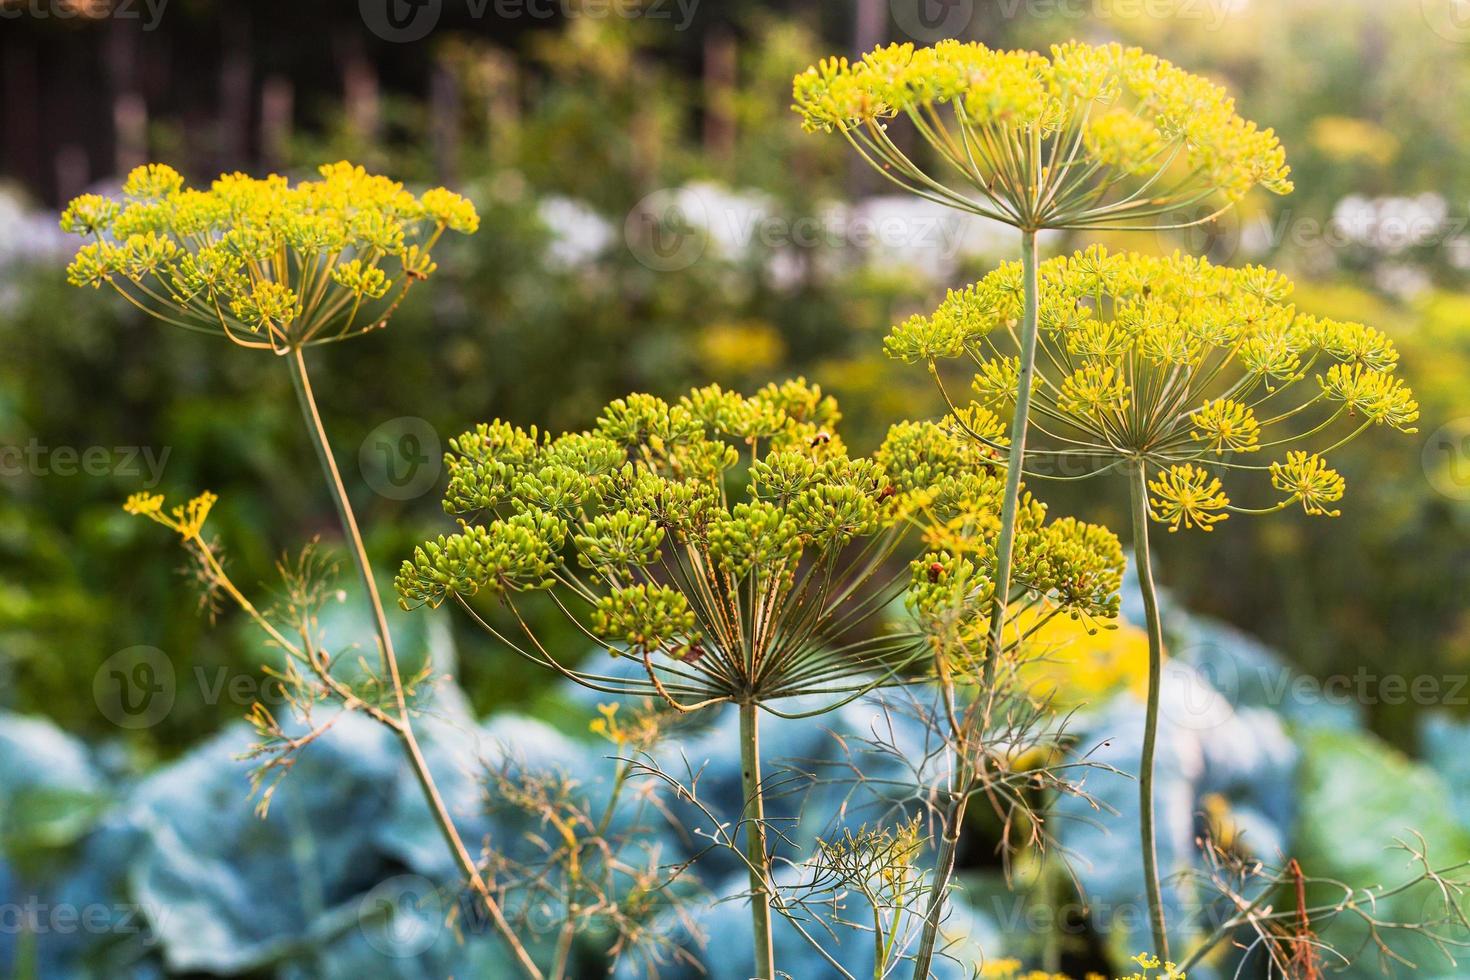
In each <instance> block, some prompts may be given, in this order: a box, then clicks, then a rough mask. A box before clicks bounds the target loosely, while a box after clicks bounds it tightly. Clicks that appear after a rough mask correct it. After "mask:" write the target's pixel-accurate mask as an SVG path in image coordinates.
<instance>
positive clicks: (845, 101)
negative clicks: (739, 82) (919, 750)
mask: <svg viewBox="0 0 1470 980" xmlns="http://www.w3.org/2000/svg"><path fill="white" fill-rule="evenodd" d="M793 95H794V101H795V104H794V106H793V108H794V109H795V110H796V111H797V112H798V113H799V114H800V115H801V117H802V120H803V124H804V126H805V127H806V128H807V129H809V130H814V131H823V132H833V131H835V132H838V133H840V134H841V135H842V136H843V138H845V139H846V140H847V141H848V143H849V144H850V145H851V146H852V147H853V149H854V150H855V151H856V152H857V153H858V154H859V156H860V157H861V158H862V159H864V160H865V161H867V162H868V163H869V164H871V165H872V166H873V167H874V168H875V169H877V170H878V172H879V173H881V174H883V176H884V177H885V178H887V179H888V180H890V181H891V182H893V183H894V184H896V185H898V186H899V187H902V188H904V189H905V190H907V191H909V192H911V193H914V194H917V195H918V196H919V197H921V198H924V199H925V200H929V201H933V202H936V203H939V204H942V205H945V206H948V207H953V208H956V209H958V210H960V211H964V212H968V213H970V214H975V215H979V216H981V217H985V218H990V219H992V220H995V221H1000V222H1004V223H1005V224H1008V225H1011V226H1013V227H1015V228H1016V229H1018V230H1019V231H1020V237H1021V269H1022V276H1021V281H1022V294H1023V302H1022V304H1021V307H1020V309H1018V310H1017V311H1016V317H1015V322H1014V325H1013V328H1012V329H1014V330H1015V332H1016V333H1017V335H1018V337H1019V343H1018V345H1017V351H1016V355H1015V357H1014V359H1013V360H1012V361H1011V362H1009V363H1008V364H1007V365H1005V369H1006V370H1007V371H1009V372H1013V373H1014V374H1015V375H1016V376H1018V377H1019V378H1020V379H1021V380H1022V382H1023V383H1022V384H1020V385H1019V387H1018V389H1017V399H1016V405H1015V406H1014V407H1015V412H1014V415H1013V418H1012V424H1011V428H1010V441H1009V449H1008V451H1007V455H1008V458H1009V460H1010V461H1011V463H1012V464H1014V463H1015V462H1016V461H1018V460H1020V459H1021V458H1022V456H1023V454H1024V452H1025V448H1026V436H1027V426H1028V424H1029V419H1030V417H1031V413H1030V411H1029V407H1030V396H1031V390H1032V389H1031V384H1030V379H1031V377H1032V372H1033V370H1034V359H1035V354H1036V334H1037V307H1038V297H1037V285H1036V266H1037V255H1036V235H1037V232H1038V231H1040V230H1042V229H1077V230H1081V229H1093V230H1103V229H1163V228H1177V227H1184V226H1187V225H1191V224H1198V223H1200V222H1203V221H1208V220H1210V219H1212V218H1214V217H1215V216H1217V215H1218V214H1220V213H1222V212H1223V211H1225V210H1226V209H1228V208H1229V207H1230V206H1232V205H1233V204H1234V203H1235V202H1236V201H1238V200H1240V199H1241V198H1242V197H1243V196H1244V195H1245V194H1247V193H1248V192H1249V191H1250V190H1251V189H1252V188H1254V187H1257V186H1259V187H1263V188H1265V189H1266V190H1269V191H1271V192H1273V193H1277V194H1284V193H1288V192H1289V191H1290V190H1291V181H1290V179H1289V172H1290V171H1289V168H1288V167H1287V165H1286V162H1285V155H1284V153H1283V151H1282V148H1281V145H1280V143H1279V141H1278V140H1277V138H1276V136H1275V134H1274V133H1273V132H1272V131H1271V130H1270V129H1260V128H1258V127H1257V126H1256V124H1255V123H1253V122H1250V121H1248V120H1246V119H1243V118H1241V116H1239V115H1238V114H1237V113H1236V111H1235V104H1234V100H1233V99H1232V98H1230V96H1229V95H1228V94H1227V93H1226V92H1225V90H1224V89H1222V88H1220V87H1219V86H1217V85H1215V84H1214V83H1212V82H1210V81H1208V80H1207V79H1204V78H1201V77H1199V76H1197V75H1193V74H1190V73H1189V72H1187V71H1184V70H1182V69H1180V68H1178V67H1176V66H1174V65H1172V64H1170V63H1169V62H1168V61H1165V60H1164V59H1162V58H1158V57H1156V56H1154V55H1151V54H1148V53H1146V52H1144V51H1141V50H1140V49H1138V48H1131V47H1123V46H1122V45H1119V44H1105V45H1096V46H1095V45H1090V44H1085V43H1081V42H1077V41H1072V42H1068V43H1066V44H1061V45H1054V46H1053V47H1052V48H1051V50H1050V53H1049V55H1043V54H1039V53H1036V52H1033V51H1000V50H993V49H991V48H988V47H986V46H985V45H983V44H979V43H975V42H961V41H957V40H947V41H941V42H940V43H938V44H935V45H933V46H932V47H920V48H916V47H915V46H914V45H912V44H893V45H889V46H887V47H880V48H877V49H876V50H874V51H872V52H870V53H868V54H865V55H863V57H862V58H860V59H858V60H856V61H851V62H850V61H849V60H848V59H847V58H842V57H838V58H827V59H824V60H822V61H821V62H819V63H818V64H816V65H814V66H812V67H811V68H808V69H807V70H806V71H805V72H803V73H802V74H800V75H798V76H796V79H795V81H794V84H793ZM899 119H903V120H906V121H907V122H908V123H909V124H910V125H911V126H912V127H913V129H914V131H915V132H916V133H917V134H918V136H919V137H920V139H921V140H922V141H923V143H924V145H925V147H926V149H927V151H928V154H927V158H921V157H920V156H919V155H917V154H910V153H907V152H905V151H904V149H903V148H902V147H901V146H900V145H899V144H898V143H897V142H896V141H895V140H894V139H893V134H892V131H891V129H892V125H893V123H894V122H895V121H896V120H899ZM1195 209H1203V211H1204V212H1205V213H1204V214H1203V216H1202V217H1198V218H1194V219H1180V218H1179V217H1177V216H1178V215H1180V214H1181V213H1185V212H1189V211H1191V210H1195ZM1019 496H1020V467H1019V466H1017V465H1010V466H1009V470H1008V484H1007V492H1006V496H1005V499H1004V502H1003V509H1002V512H1001V527H1000V534H999V538H998V545H997V547H998V552H999V561H998V563H997V567H998V569H999V571H998V575H999V577H1000V581H999V585H1000V588H999V589H998V594H1000V595H1005V594H1006V591H1007V590H1006V588H1005V584H1006V576H1008V575H1009V574H1010V572H1009V569H1010V564H1011V561H1010V559H1011V551H1012V547H1013V537H1014V534H1015V521H1016V514H1017V510H1018V507H1019ZM1005 615H1006V614H1005V604H1004V603H1002V602H997V603H996V605H995V607H994V610H993V615H992V620H991V642H992V647H993V648H995V650H998V649H999V647H1000V645H1001V642H1002V641H1001V637H1002V632H1003V628H1004V624H1005ZM995 650H992V657H991V658H990V659H991V660H993V659H994V653H995ZM988 662H990V661H987V663H988ZM982 669H983V671H984V673H985V676H986V679H987V680H989V679H990V678H991V677H992V674H991V673H990V669H989V668H982ZM954 796H955V799H956V800H958V799H961V798H962V794H954ZM963 816H964V813H963V805H962V804H959V803H955V804H953V805H952V810H951V813H950V815H949V820H950V822H951V823H952V824H955V825H958V823H959V821H960V820H961V819H963ZM947 836H948V835H947ZM953 865H954V851H953V848H952V847H948V846H946V847H943V848H941V851H940V854H939V858H938V867H939V873H938V875H937V877H936V880H935V882H934V891H933V894H932V896H931V902H930V914H929V924H928V929H927V934H926V937H925V943H924V949H923V950H922V951H921V953H920V955H919V958H918V963H917V969H916V971H915V976H918V977H923V976H925V975H927V970H928V963H929V961H930V959H931V958H932V953H933V943H934V939H935V936H936V935H937V930H938V924H939V918H940V916H941V915H942V910H943V904H944V894H945V889H946V888H947V886H948V882H949V879H950V877H951V875H952V872H953Z"/></svg>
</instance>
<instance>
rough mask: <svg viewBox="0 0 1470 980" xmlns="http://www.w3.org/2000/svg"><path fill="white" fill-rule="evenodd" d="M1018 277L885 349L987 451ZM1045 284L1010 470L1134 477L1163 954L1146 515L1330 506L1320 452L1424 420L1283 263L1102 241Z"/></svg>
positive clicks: (1387, 355) (1003, 271)
mask: <svg viewBox="0 0 1470 980" xmlns="http://www.w3.org/2000/svg"><path fill="white" fill-rule="evenodd" d="M1024 276H1025V272H1024V270H1023V269H1022V267H1021V266H1020V264H1018V263H1009V264H1007V265H1004V266H1002V267H1000V268H999V269H997V270H996V271H994V272H992V273H990V274H989V275H987V276H986V277H985V278H983V279H981V280H980V281H979V282H978V283H975V284H974V285H972V286H969V287H966V288H965V289H961V290H952V291H951V292H950V293H949V295H948V297H947V298H946V299H945V300H944V302H943V303H941V304H940V306H939V307H938V309H936V310H935V311H934V312H933V313H932V314H931V315H928V316H913V317H910V318H909V319H907V320H905V321H904V322H902V323H900V324H898V325H897V326H895V327H894V328H893V330H892V331H891V332H890V334H889V336H888V338H887V339H886V341H885V346H886V348H887V352H888V354H889V355H890V356H891V357H894V358H897V359H899V360H902V361H907V362H910V363H922V364H925V365H926V366H927V367H928V369H929V371H930V374H931V375H932V376H933V377H934V379H935V381H936V383H937V384H938V386H939V389H940V391H941V393H942V394H943V396H944V399H945V401H946V403H947V404H948V405H949V406H950V407H951V409H952V411H953V412H954V413H955V414H954V417H955V419H956V420H957V422H958V423H959V424H961V425H963V427H964V428H965V430H966V432H967V434H968V435H969V437H970V438H972V439H973V440H974V441H975V442H976V443H977V445H980V446H983V447H987V448H992V449H994V448H999V447H1000V445H1001V444H1000V443H999V442H998V441H997V440H996V437H995V434H994V432H993V431H986V430H985V429H983V428H979V427H976V426H974V425H968V424H965V422H964V420H965V419H967V418H972V417H974V416H975V415H976V413H978V412H986V413H989V412H991V411H992V410H994V411H1005V410H1009V409H1013V410H1015V411H1019V409H1018V408H1014V406H1016V405H1017V403H1018V400H1019V399H1018V391H1017V386H1018V385H1020V384H1022V381H1021V379H1020V377H1019V376H1018V374H1017V373H1016V371H1015V370H1014V363H1015V362H1014V352H1015V348H1016V342H1017V339H1016V337H1015V336H1014V334H1013V332H1012V330H1011V325H1012V324H1013V323H1014V322H1015V318H1016V316H1017V315H1018V312H1019V310H1020V309H1021V307H1022V305H1023V304H1024V303H1025V302H1026V299H1025V297H1024V292H1025V290H1024V288H1023V284H1022V283H1023V278H1024ZM1039 282H1040V313H1039V321H1040V324H1041V329H1040V332H1039V344H1038V347H1039V350H1040V357H1039V358H1038V364H1037V369H1036V371H1035V373H1034V374H1033V375H1032V376H1031V377H1030V378H1029V379H1028V382H1027V387H1029V388H1030V389H1031V409H1030V411H1031V415H1032V418H1031V429H1032V430H1033V434H1034V436H1035V438H1034V439H1033V441H1032V443H1031V444H1030V445H1028V447H1027V449H1026V453H1025V455H1024V456H1023V457H1021V458H1019V459H1017V460H1016V461H1015V462H1014V463H1013V464H1012V465H1013V466H1014V467H1015V468H1016V469H1017V470H1019V471H1022V472H1032V471H1034V472H1036V473H1038V474H1044V475H1050V476H1054V477H1058V478H1063V479H1085V478H1089V477H1092V476H1098V475H1102V474H1106V473H1113V472H1117V473H1121V474H1122V475H1123V476H1125V477H1126V479H1127V482H1128V486H1129V491H1130V497H1131V501H1132V508H1131V515H1132V537H1133V547H1134V556H1135V564H1136V566H1137V570H1138V577H1139V586H1140V590H1141V593H1142V598H1143V602H1144V611H1145V619H1146V623H1145V625H1146V627H1147V631H1148V638H1149V686H1148V697H1147V714H1146V718H1145V727H1144V741H1143V753H1142V758H1141V760H1140V769H1139V792H1140V815H1141V820H1140V823H1141V827H1140V834H1141V838H1142V846H1143V861H1144V879H1145V884H1146V886H1147V889H1148V905H1149V910H1150V916H1151V925H1152V930H1153V934H1154V936H1153V938H1154V944H1155V948H1156V949H1157V950H1158V951H1160V953H1161V954H1162V955H1167V950H1168V947H1167V944H1166V940H1167V935H1166V930H1165V923H1164V917H1163V907H1162V900H1161V894H1160V885H1159V874H1158V868H1157V858H1156V856H1155V849H1154V801H1153V764H1154V749H1155V738H1156V735H1157V730H1158V715H1159V688H1160V674H1161V669H1162V658H1163V641H1162V627H1161V624H1160V621H1159V609H1158V600H1157V596H1156V592H1155V583H1154V574H1153V567H1152V563H1151V558H1150V549H1149V527H1150V521H1153V522H1157V523H1162V524H1164V525H1166V526H1167V527H1168V529H1169V531H1170V532H1171V533H1172V532H1176V531H1179V530H1180V529H1186V528H1187V529H1198V530H1201V531H1210V530H1211V529H1212V528H1213V527H1214V526H1215V525H1216V524H1217V523H1218V522H1220V521H1222V520H1225V519H1226V518H1227V517H1229V516H1230V515H1231V514H1251V515H1264V514H1272V513H1277V512H1280V511H1282V510H1285V509H1287V508H1290V507H1295V506H1299V507H1300V508H1301V509H1302V511H1303V512H1304V513H1306V514H1309V515H1316V516H1336V515H1337V514H1338V513H1339V512H1338V511H1337V510H1336V509H1335V506H1334V505H1335V504H1336V503H1337V502H1338V501H1339V500H1340V499H1341V498H1342V496H1343V493H1344V490H1345V483H1344V480H1343V478H1342V477H1341V476H1340V475H1339V474H1338V473H1337V472H1336V471H1335V470H1333V469H1332V468H1331V467H1330V466H1329V465H1328V463H1327V460H1326V455H1325V454H1327V453H1331V452H1333V451H1335V450H1337V449H1339V448H1340V447H1342V446H1343V445H1345V444H1346V443H1348V442H1350V441H1351V440H1352V439H1353V438H1354V437H1355V436H1357V435H1359V434H1360V433H1362V432H1363V431H1365V430H1366V429H1368V428H1370V427H1373V426H1383V427H1387V428H1391V429H1397V430H1399V431H1403V432H1413V431H1415V430H1414V428H1413V423H1414V422H1415V421H1416V420H1417V419H1418V417H1419V406H1418V404H1417V403H1416V402H1415V400H1414V397H1413V394H1412V392H1411V391H1410V390H1409V388H1408V387H1407V386H1406V385H1405V384H1404V382H1403V381H1402V380H1401V379H1400V378H1399V377H1397V375H1396V374H1395V368H1396V366H1397V362H1398V354H1397V351H1396V350H1395V349H1394V345H1393V342H1392V341H1391V340H1389V338H1388V337H1386V336H1385V335H1384V334H1383V333H1382V332H1380V331H1378V330H1376V329H1374V328H1372V327H1368V326H1364V325H1363V324H1361V323H1354V322H1342V321H1337V320H1330V319H1323V318H1319V317H1314V316H1308V315H1305V314H1302V313H1299V312H1298V311H1297V310H1296V308H1295V307H1294V306H1293V305H1291V304H1290V302H1289V298H1290V295H1291V292H1292V283H1291V282H1290V280H1288V279H1287V278H1286V277H1284V276H1282V275H1281V274H1279V273H1277V272H1275V271H1273V270H1271V269H1266V268H1263V267H1259V266H1250V267H1246V268H1239V269H1236V268H1226V267H1222V266H1216V265H1212V264H1211V263H1210V262H1208V261H1207V260H1205V259H1197V258H1193V257H1190V256H1184V255H1179V254H1177V253H1176V254H1174V255H1171V256H1167V257H1152V256H1144V255H1137V254H1132V253H1125V254H1109V253H1108V252H1107V251H1106V250H1104V249H1101V248H1096V247H1094V248H1090V249H1088V250H1086V251H1084V252H1079V253H1076V254H1074V255H1071V256H1067V257H1061V258H1057V259H1052V260H1049V261H1047V262H1045V263H1043V264H1042V266H1041V268H1040V272H1039ZM948 358H961V359H968V360H969V361H971V362H972V364H973V366H974V367H975V368H976V374H975V376H974V381H973V384H972V386H971V387H972V395H973V398H972V399H971V400H970V401H969V403H968V407H961V405H960V403H959V402H958V401H957V400H956V398H955V397H954V396H953V395H952V394H951V392H950V391H949V390H948V388H947V387H946V385H945V383H944V381H943V379H942V376H941V374H940V372H939V371H938V369H937V364H938V362H939V361H940V360H942V359H948ZM1062 474H1065V475H1062ZM1222 476H1223V477H1225V478H1227V479H1232V478H1236V479H1249V478H1254V480H1255V481H1256V482H1257V484H1258V485H1259V487H1260V488H1261V489H1265V488H1267V487H1269V488H1270V489H1271V491H1273V493H1274V494H1275V495H1276V497H1277V499H1276V500H1275V501H1274V502H1272V503H1269V504H1266V505H1264V506H1255V507H1251V506H1242V505H1238V504H1235V503H1233V502H1232V501H1231V499H1230V497H1229V495H1228V494H1227V491H1226V488H1225V484H1224V483H1223V482H1222Z"/></svg>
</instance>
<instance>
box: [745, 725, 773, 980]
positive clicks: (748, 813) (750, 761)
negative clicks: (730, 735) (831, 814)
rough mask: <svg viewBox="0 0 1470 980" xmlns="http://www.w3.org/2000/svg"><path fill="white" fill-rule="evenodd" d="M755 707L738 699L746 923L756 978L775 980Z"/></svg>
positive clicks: (759, 745)
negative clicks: (746, 876) (747, 872)
mask: <svg viewBox="0 0 1470 980" xmlns="http://www.w3.org/2000/svg"><path fill="white" fill-rule="evenodd" d="M758 710H759V709H758V708H757V707H756V704H755V702H754V701H742V702H740V783H741V786H742V788H743V789H744V791H745V811H744V813H743V815H742V816H743V819H744V821H745V859H746V862H747V863H748V864H749V865H750V924H751V928H752V930H753V931H754V934H755V973H754V974H752V976H753V977H756V978H758V980H775V976H776V951H775V948H774V947H773V946H772V944H771V890H770V889H771V884H770V882H771V875H770V855H769V852H768V851H767V850H766V804H765V797H764V795H763V794H762V792H761V741H760V719H759V717H758V716H757V715H756V712H757V711H758Z"/></svg>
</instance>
